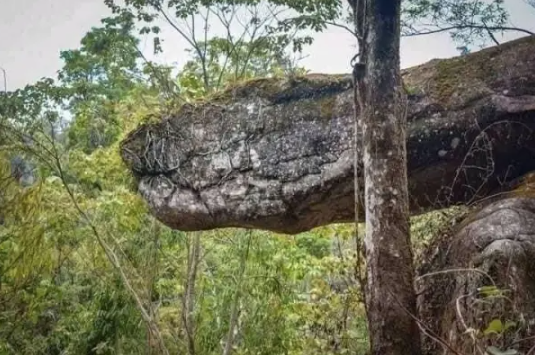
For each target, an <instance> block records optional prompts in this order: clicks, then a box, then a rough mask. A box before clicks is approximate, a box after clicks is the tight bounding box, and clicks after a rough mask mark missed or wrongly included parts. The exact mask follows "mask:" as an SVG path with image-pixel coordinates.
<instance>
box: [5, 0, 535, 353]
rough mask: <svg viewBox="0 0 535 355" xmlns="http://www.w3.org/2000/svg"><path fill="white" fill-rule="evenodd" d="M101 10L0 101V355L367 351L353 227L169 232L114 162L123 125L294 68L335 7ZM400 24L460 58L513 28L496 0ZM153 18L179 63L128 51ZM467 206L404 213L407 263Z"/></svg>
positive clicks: (293, 3) (439, 4) (250, 1)
mask: <svg viewBox="0 0 535 355" xmlns="http://www.w3.org/2000/svg"><path fill="white" fill-rule="evenodd" d="M105 3H106V5H108V7H109V8H110V16H109V17H106V18H103V19H102V20H101V22H100V23H96V24H95V25H94V27H93V28H91V29H90V30H89V31H88V32H87V33H86V34H85V36H84V37H83V38H81V39H80V44H79V46H78V47H77V48H72V49H64V50H62V51H61V53H60V54H59V56H60V58H61V60H62V67H61V69H60V70H59V71H58V73H57V76H56V77H51V78H42V79H41V80H39V81H37V82H35V83H33V84H31V85H27V86H26V87H24V88H21V89H17V90H13V91H9V90H7V88H6V91H5V92H2V93H0V354H31V355H33V354H43V355H44V354H47V355H56V354H57V355H60V354H62V355H63V354H88V355H89V354H110V355H111V354H188V355H212V354H222V355H229V354H234V355H246V354H250V355H253V354H255V355H271V354H275V355H277V354H287V355H297V354H325V355H328V354H366V353H367V351H368V348H369V343H368V336H367V323H366V310H365V307H364V303H363V297H364V295H363V292H362V282H363V281H362V280H363V277H364V276H363V275H364V274H365V265H364V262H363V259H362V255H361V254H362V250H361V242H360V240H359V238H361V237H362V233H356V231H355V225H356V224H355V223H349V224H331V225H327V226H323V227H318V228H315V229H313V230H310V231H308V232H304V233H300V234H296V235H284V234H277V233H273V232H268V231H261V230H250V229H240V228H225V229H216V230H209V231H202V232H201V231H198V232H182V231H178V230H173V229H171V228H169V227H167V226H165V225H164V224H162V223H161V222H159V221H158V220H157V219H155V218H154V217H153V216H152V215H151V213H150V212H149V210H148V207H147V205H146V203H145V202H144V201H143V199H142V198H141V197H140V196H139V194H138V192H137V185H136V181H135V177H134V176H132V173H131V171H129V170H128V168H127V167H126V166H125V164H124V163H123V161H122V159H121V156H120V143H121V141H122V140H123V139H124V138H125V137H126V136H127V134H128V133H129V132H131V131H133V130H135V129H136V128H137V127H138V126H139V125H141V124H144V123H147V122H153V121H155V120H160V119H161V118H162V117H168V116H170V115H173V113H175V112H177V110H178V109H180V107H182V106H183V105H185V104H188V105H195V104H196V103H199V102H205V101H207V100H210V98H211V97H213V96H214V95H218V94H219V93H221V92H222V91H225V90H229V88H232V87H236V86H239V85H242V84H243V83H245V82H249V81H251V80H255V79H258V78H266V77H284V78H296V77H300V76H303V75H306V74H307V73H308V70H307V68H304V67H301V66H300V64H299V58H300V56H302V53H303V52H304V51H306V48H307V46H308V45H310V44H311V43H312V42H313V41H314V35H315V34H316V33H318V32H321V31H324V30H325V29H326V28H327V27H328V26H338V27H345V28H346V29H347V30H348V31H351V28H352V18H351V15H350V11H349V8H348V4H346V3H345V2H339V1H334V0H306V1H305V0H263V1H259V0H233V1H227V0H202V1H201V0H184V1H175V0H158V1H148V0H125V1H123V2H120V3H119V2H117V3H116V2H114V1H113V0H105ZM468 10H470V11H468ZM534 14H535V12H534ZM402 15H403V16H402V24H403V27H402V35H405V36H415V35H424V34H425V33H426V32H432V31H437V32H439V31H445V32H450V33H451V35H452V37H453V38H454V40H455V41H456V43H457V44H458V45H459V54H462V55H466V54H468V53H469V52H470V51H471V50H477V49H478V48H479V46H480V45H491V44H493V41H494V40H495V36H497V34H499V33H502V32H503V31H504V27H506V26H508V23H509V22H508V21H509V15H508V12H507V7H506V5H505V3H504V1H500V0H493V1H483V0H460V1H433V0H405V1H404V2H403V14H402ZM534 18H535V17H534ZM164 25H165V26H167V27H168V28H170V31H174V32H176V36H177V38H181V39H182V40H184V41H186V42H187V43H188V48H187V50H186V51H185V52H184V53H183V56H184V58H187V61H185V64H184V65H181V66H180V67H176V66H175V65H173V64H165V65H164V64H162V63H161V62H157V61H155V60H149V59H148V58H146V56H145V55H144V54H143V52H142V51H141V50H140V43H141V42H142V41H147V40H148V41H150V43H151V44H152V45H153V48H152V49H153V50H154V55H155V58H158V55H160V54H161V53H165V52H166V50H168V49H169V48H170V47H171V46H172V45H173V44H172V43H168V42H164V41H162V40H161V38H160V33H161V31H162V26H164ZM489 29H492V30H489ZM505 30H507V29H505ZM509 30H510V29H509ZM513 31H515V29H513ZM333 45H334V44H333ZM347 60H348V72H349V71H350V67H349V62H350V60H351V58H347ZM0 64H1V63H0ZM9 74H10V73H7V75H9ZM463 210H464V209H463V208H453V209H448V210H443V211H436V212H432V213H429V214H426V215H422V216H418V217H414V218H412V219H411V238H412V241H413V248H414V250H415V254H416V257H418V255H419V253H420V252H421V251H422V249H423V247H424V246H426V245H427V244H428V241H429V239H430V238H431V237H432V236H433V235H434V234H436V233H437V231H440V230H441V228H444V226H448V225H449V223H450V222H449V221H450V219H451V218H452V216H456V215H459V214H460V213H461V212H462V211H463ZM357 226H359V229H360V230H363V228H364V226H363V225H357ZM359 236H360V237H359ZM485 327H487V329H489V328H488V327H489V324H481V328H482V329H485ZM490 327H491V328H490V329H491V331H492V329H493V328H492V325H490ZM502 353H503V354H506V352H502ZM493 354H494V353H493ZM507 354H516V353H513V352H507Z"/></svg>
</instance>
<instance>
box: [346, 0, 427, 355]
mask: <svg viewBox="0 0 535 355" xmlns="http://www.w3.org/2000/svg"><path fill="white" fill-rule="evenodd" d="M360 3H361V4H362V3H366V9H365V15H364V21H365V22H364V26H362V27H361V26H358V27H361V28H362V29H363V33H361V35H362V37H361V38H362V41H361V43H362V46H361V47H363V48H359V50H360V51H361V55H362V57H361V60H362V61H363V62H362V63H358V64H357V67H356V68H355V69H356V71H355V79H356V81H357V92H358V96H357V99H358V105H359V106H358V107H360V110H361V115H360V120H361V123H360V126H361V128H362V133H363V135H362V139H363V141H362V146H363V164H364V198H365V215H366V236H365V238H364V245H365V250H366V264H367V287H366V309H367V313H368V329H369V336H370V345H371V353H372V354H375V355H389V354H392V355H394V354H397V355H402V354H403V355H404V354H411V355H417V354H419V353H420V352H421V350H420V341H419V331H418V326H417V324H416V322H415V321H414V318H413V317H414V315H416V296H415V292H414V287H413V280H414V269H413V265H412V263H413V260H412V259H413V258H412V249H411V242H410V229H409V197H408V179H407V149H406V140H405V127H406V110H407V103H406V100H404V98H405V95H404V92H403V89H402V81H401V73H400V60H399V45H400V43H399V42H400V8H401V0H395V1H391V0H372V1H368V2H365V1H361V2H360ZM359 71H360V72H361V73H359ZM356 139H358V137H356ZM356 162H358V161H356Z"/></svg>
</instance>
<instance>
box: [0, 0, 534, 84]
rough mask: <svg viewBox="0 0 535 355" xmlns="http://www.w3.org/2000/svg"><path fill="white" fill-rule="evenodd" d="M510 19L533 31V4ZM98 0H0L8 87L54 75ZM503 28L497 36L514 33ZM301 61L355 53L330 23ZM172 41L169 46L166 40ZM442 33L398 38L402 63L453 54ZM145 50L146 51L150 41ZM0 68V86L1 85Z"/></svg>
mask: <svg viewBox="0 0 535 355" xmlns="http://www.w3.org/2000/svg"><path fill="white" fill-rule="evenodd" d="M505 4H506V6H507V8H508V9H509V10H510V14H511V20H512V22H513V24H514V25H515V26H517V27H522V28H526V29H529V30H531V31H535V9H534V8H533V7H530V6H529V5H527V4H526V2H525V0H505ZM109 15H110V12H109V10H108V8H107V7H106V6H105V5H104V4H103V1H102V0H0V68H2V69H5V71H6V72H7V80H8V89H9V90H14V89H17V88H20V87H23V86H24V85H26V84H31V83H32V82H34V81H36V80H38V79H40V78H42V77H55V75H56V72H57V70H58V69H60V67H61V65H62V63H61V60H60V59H59V52H60V50H66V49H72V48H77V47H79V43H80V39H81V38H82V37H83V36H84V34H85V33H86V32H87V31H89V30H90V29H91V27H92V26H99V25H100V19H101V18H103V17H106V16H109ZM520 35H521V34H519V33H509V34H508V35H507V37H506V38H504V39H502V40H510V39H513V38H516V37H519V36H520ZM163 38H164V41H165V42H164V45H165V47H164V49H165V57H164V58H162V59H161V60H162V61H164V62H167V63H179V64H180V63H184V62H185V60H186V59H187V55H186V54H185V53H184V48H185V47H184V43H183V42H182V41H181V40H180V39H179V37H178V35H177V34H175V33H172V32H171V31H166V32H164V37H163ZM315 38H316V39H315V42H314V44H313V45H312V46H311V47H309V48H307V50H306V53H305V54H306V55H307V57H306V58H305V59H304V60H303V61H302V62H301V65H304V66H305V67H306V68H307V69H310V70H311V71H312V72H315V73H343V72H348V71H349V67H348V63H349V59H350V58H351V57H352V56H353V54H354V53H355V47H354V41H353V39H352V38H351V36H350V35H349V34H348V33H346V32H344V30H341V29H337V28H332V29H330V30H328V31H326V32H324V33H320V34H317V35H316V36H315ZM171 43H173V44H176V45H173V46H171V45H170V44H171ZM455 47H456V46H455V45H454V44H453V43H452V42H451V41H450V39H449V36H448V35H447V34H441V35H434V36H422V37H414V38H406V39H403V40H402V49H401V61H402V63H401V64H402V67H409V66H413V65H417V64H420V63H423V62H426V61H428V60H430V59H433V58H445V57H451V56H455V55H457V53H458V52H457V51H456V49H455ZM145 51H146V52H147V54H150V52H151V51H152V45H151V44H147V45H146V46H145ZM1 76H2V72H1V71H0V79H2V80H0V89H4V88H3V78H2V77H1Z"/></svg>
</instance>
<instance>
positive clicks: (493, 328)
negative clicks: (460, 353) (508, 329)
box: [483, 319, 504, 335]
mask: <svg viewBox="0 0 535 355" xmlns="http://www.w3.org/2000/svg"><path fill="white" fill-rule="evenodd" d="M503 331H504V326H503V323H502V321H501V320H499V319H493V320H492V321H491V322H490V323H489V325H488V326H487V329H485V330H484V331H483V334H485V335H490V334H501V333H502V332H503Z"/></svg>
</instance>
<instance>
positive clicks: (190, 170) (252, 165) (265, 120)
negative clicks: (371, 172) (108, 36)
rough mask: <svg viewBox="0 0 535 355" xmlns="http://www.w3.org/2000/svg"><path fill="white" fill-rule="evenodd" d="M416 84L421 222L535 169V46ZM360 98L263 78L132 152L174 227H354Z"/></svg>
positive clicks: (129, 147)
mask: <svg viewBox="0 0 535 355" xmlns="http://www.w3.org/2000/svg"><path fill="white" fill-rule="evenodd" d="M403 78H404V82H405V85H406V87H407V90H408V92H409V93H410V95H409V105H408V106H409V107H408V122H409V129H408V137H407V149H408V167H409V185H410V186H409V189H410V190H409V193H410V197H411V212H412V213H413V214H417V213H422V212H425V211H429V210H432V209H437V208H443V207H448V206H451V205H453V204H459V203H468V202H473V201H475V200H477V199H480V198H483V197H486V196H489V195H490V194H494V193H496V192H497V191H499V190H502V189H507V188H508V186H509V182H511V181H513V180H515V179H517V178H518V177H519V176H522V175H524V174H525V173H526V172H529V171H532V170H535V134H534V132H535V131H534V129H535V38H533V37H528V38H522V39H520V40H516V41H512V42H509V43H505V44H503V45H501V46H499V47H493V48H490V49H486V50H482V51H480V52H476V53H473V54H470V55H467V56H463V57H458V58H453V59H447V60H433V61H431V62H429V63H426V64H423V65H421V66H418V67H415V68H411V69H408V70H406V71H404V72H403ZM352 92H353V91H352V88H351V78H350V77H349V76H347V75H309V76H306V77H303V78H293V79H258V80H252V81H250V82H247V83H244V84H242V85H240V86H237V87H234V88H231V89H228V90H227V91H225V92H223V93H221V94H218V95H217V96H214V97H213V98H211V99H210V100H208V101H207V102H204V103H198V104H196V105H185V106H182V107H181V108H180V109H179V110H178V112H177V113H176V114H174V115H172V116H171V117H163V118H162V120H161V122H158V123H153V124H145V125H142V126H140V127H139V128H138V129H137V130H135V131H134V132H131V133H130V134H129V136H128V137H127V138H126V139H125V140H124V141H123V142H122V146H121V155H122V157H123V160H124V161H125V162H126V164H127V165H128V166H129V168H130V169H131V170H132V172H133V173H134V174H135V176H136V177H137V179H138V185H139V186H138V187H139V191H140V193H141V195H142V196H143V197H144V198H145V200H146V201H147V202H148V204H149V206H150V208H151V211H152V213H153V214H154V215H155V216H156V217H157V218H158V219H159V220H161V221H162V222H163V223H165V224H167V225H168V226H170V227H171V228H175V229H179V230H184V231H191V230H208V229H213V228H222V227H247V228H258V229H266V230H272V231H276V232H282V233H298V232H301V231H305V230H309V229H311V228H314V227H316V226H320V225H325V224H329V223H334V222H347V221H351V220H353V218H354V192H353V191H354V190H353V178H354V171H353V155H354V147H353V146H354V143H353V132H354V123H353V97H352ZM379 109H380V108H379ZM357 149H359V147H357ZM384 158H385V159H388V157H384ZM361 170H362V169H359V172H360V171H361Z"/></svg>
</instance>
